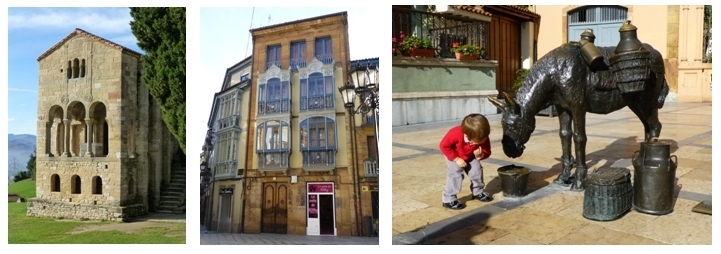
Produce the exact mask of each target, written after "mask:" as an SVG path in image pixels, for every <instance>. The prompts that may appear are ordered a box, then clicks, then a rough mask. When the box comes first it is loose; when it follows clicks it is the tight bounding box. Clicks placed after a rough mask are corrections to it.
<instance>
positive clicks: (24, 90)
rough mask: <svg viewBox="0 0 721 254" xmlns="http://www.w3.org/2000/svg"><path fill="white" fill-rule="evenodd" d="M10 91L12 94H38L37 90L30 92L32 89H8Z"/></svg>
mask: <svg viewBox="0 0 721 254" xmlns="http://www.w3.org/2000/svg"><path fill="white" fill-rule="evenodd" d="M8 91H11V92H25V93H37V92H38V91H37V90H30V89H24V88H12V87H10V88H8Z"/></svg>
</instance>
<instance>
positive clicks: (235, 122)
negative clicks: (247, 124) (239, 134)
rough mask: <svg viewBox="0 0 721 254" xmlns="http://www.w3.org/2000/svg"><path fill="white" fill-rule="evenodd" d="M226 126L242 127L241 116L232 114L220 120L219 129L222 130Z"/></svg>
mask: <svg viewBox="0 0 721 254" xmlns="http://www.w3.org/2000/svg"><path fill="white" fill-rule="evenodd" d="M226 128H240V116H239V115H232V116H229V117H226V118H223V119H220V120H218V131H222V130H224V129H226Z"/></svg>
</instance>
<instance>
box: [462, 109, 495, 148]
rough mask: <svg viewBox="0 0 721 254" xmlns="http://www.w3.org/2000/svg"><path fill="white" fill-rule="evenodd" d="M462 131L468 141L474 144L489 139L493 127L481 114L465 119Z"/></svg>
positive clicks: (471, 115) (468, 116)
mask: <svg viewBox="0 0 721 254" xmlns="http://www.w3.org/2000/svg"><path fill="white" fill-rule="evenodd" d="M461 131H463V134H466V136H468V139H469V140H471V141H474V142H477V141H481V140H483V139H485V138H488V134H489V133H490V132H491V126H490V125H489V124H488V119H486V117H485V116H483V115H481V114H470V115H467V116H466V117H464V118H463V122H462V123H461Z"/></svg>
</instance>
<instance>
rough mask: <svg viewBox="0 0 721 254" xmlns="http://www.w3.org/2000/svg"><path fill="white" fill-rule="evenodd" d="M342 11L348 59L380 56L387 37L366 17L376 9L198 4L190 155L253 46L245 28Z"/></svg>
mask: <svg viewBox="0 0 721 254" xmlns="http://www.w3.org/2000/svg"><path fill="white" fill-rule="evenodd" d="M342 11H347V12H348V36H349V44H350V59H351V60H357V59H365V58H375V57H379V55H380V53H381V52H380V51H379V48H381V42H385V40H382V39H379V38H384V37H383V36H382V35H378V34H377V33H378V28H379V26H380V25H379V24H377V23H380V21H378V19H373V18H369V17H375V16H377V15H378V9H377V8H365V7H292V8H283V7H280V8H252V7H250V8H227V7H223V8H200V67H199V72H198V74H199V75H201V77H203V78H202V82H203V83H202V84H197V83H196V84H193V82H189V83H188V86H189V87H188V91H189V93H188V94H189V95H190V94H192V96H193V97H192V103H191V104H192V105H189V107H188V117H187V119H188V123H187V126H188V132H187V139H188V140H187V144H188V147H189V148H188V151H190V152H191V154H192V153H193V152H195V151H197V152H198V153H200V152H201V151H202V150H201V148H202V142H203V139H204V138H205V134H206V131H207V130H208V117H209V115H210V110H211V107H212V104H213V96H214V94H215V93H216V92H219V91H220V87H221V84H222V82H223V78H224V75H225V71H226V70H227V68H228V67H230V66H232V65H234V64H236V63H238V62H240V61H241V60H243V59H245V58H246V57H247V56H250V54H251V51H252V50H253V45H252V44H249V42H250V43H252V38H250V32H249V30H250V29H251V28H258V27H264V26H268V25H275V24H280V23H285V22H290V21H295V20H300V19H307V18H312V17H317V16H322V15H326V14H332V13H337V12H342ZM251 17H252V20H251ZM269 19H270V21H269ZM189 45H190V44H189ZM383 45H385V44H383ZM383 53H385V52H383ZM189 98H190V96H189ZM189 100H190V99H189ZM189 103H190V102H189Z"/></svg>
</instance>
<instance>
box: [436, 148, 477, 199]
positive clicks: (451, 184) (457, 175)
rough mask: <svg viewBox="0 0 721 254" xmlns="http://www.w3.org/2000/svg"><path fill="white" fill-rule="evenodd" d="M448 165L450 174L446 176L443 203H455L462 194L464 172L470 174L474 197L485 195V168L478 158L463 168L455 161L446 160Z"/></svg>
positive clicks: (467, 162)
mask: <svg viewBox="0 0 721 254" xmlns="http://www.w3.org/2000/svg"><path fill="white" fill-rule="evenodd" d="M446 164H448V174H447V175H446V188H445V189H444V190H443V203H450V202H453V201H455V200H456V199H458V198H457V196H456V195H458V193H459V192H461V184H462V183H463V172H464V171H465V172H466V174H468V178H470V179H471V190H472V191H473V196H478V195H481V193H483V187H485V183H483V167H482V166H481V161H479V160H478V159H476V158H473V159H471V161H466V167H465V168H461V167H459V166H458V164H456V162H454V161H449V160H448V159H446Z"/></svg>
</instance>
